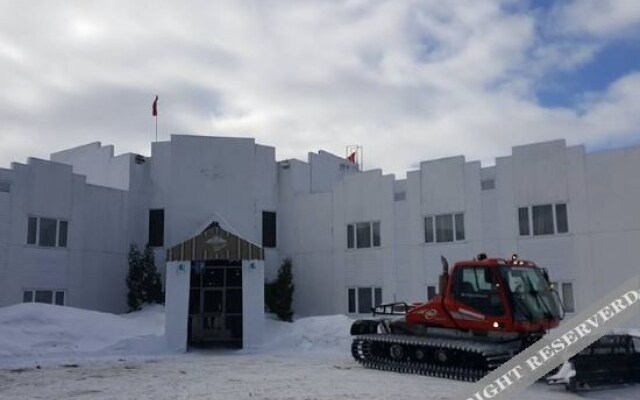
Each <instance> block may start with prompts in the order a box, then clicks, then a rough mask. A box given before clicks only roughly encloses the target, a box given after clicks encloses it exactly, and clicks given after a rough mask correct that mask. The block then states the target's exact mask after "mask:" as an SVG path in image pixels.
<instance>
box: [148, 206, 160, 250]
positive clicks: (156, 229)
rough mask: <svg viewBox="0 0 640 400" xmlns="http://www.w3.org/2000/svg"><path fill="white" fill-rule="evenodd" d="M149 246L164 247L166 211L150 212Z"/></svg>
mask: <svg viewBox="0 0 640 400" xmlns="http://www.w3.org/2000/svg"><path fill="white" fill-rule="evenodd" d="M149 246H151V247H162V246H164V209H159V210H149Z"/></svg>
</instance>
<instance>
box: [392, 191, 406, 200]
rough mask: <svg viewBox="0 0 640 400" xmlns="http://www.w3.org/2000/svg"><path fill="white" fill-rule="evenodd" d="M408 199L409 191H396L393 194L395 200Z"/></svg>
mask: <svg viewBox="0 0 640 400" xmlns="http://www.w3.org/2000/svg"><path fill="white" fill-rule="evenodd" d="M406 199H407V192H395V193H394V194H393V200H394V201H405V200H406Z"/></svg>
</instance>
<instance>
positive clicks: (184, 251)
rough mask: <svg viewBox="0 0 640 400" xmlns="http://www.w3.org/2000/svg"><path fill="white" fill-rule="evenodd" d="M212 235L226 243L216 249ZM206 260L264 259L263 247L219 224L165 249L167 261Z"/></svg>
mask: <svg viewBox="0 0 640 400" xmlns="http://www.w3.org/2000/svg"><path fill="white" fill-rule="evenodd" d="M214 237H218V238H221V239H223V240H224V241H225V242H226V244H225V246H224V247H223V248H221V249H216V247H215V244H214V243H212V241H213V239H214ZM206 260H264V249H263V248H262V247H260V246H256V245H255V244H253V243H249V242H248V241H246V240H244V239H242V238H240V237H238V236H236V235H234V234H233V233H230V232H227V231H226V230H224V229H222V228H220V227H219V226H212V227H209V228H207V229H205V230H204V231H203V232H202V233H201V234H199V235H197V236H195V237H193V238H191V239H189V240H186V241H184V242H182V243H180V244H177V245H175V246H173V247H171V248H169V249H167V261H206Z"/></svg>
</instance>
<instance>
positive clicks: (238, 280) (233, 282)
mask: <svg viewBox="0 0 640 400" xmlns="http://www.w3.org/2000/svg"><path fill="white" fill-rule="evenodd" d="M227 286H230V287H242V268H229V269H227Z"/></svg>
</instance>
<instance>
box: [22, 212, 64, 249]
mask: <svg viewBox="0 0 640 400" xmlns="http://www.w3.org/2000/svg"><path fill="white" fill-rule="evenodd" d="M68 230H69V222H68V221H64V220H58V219H54V218H41V217H28V218H27V244H32V245H36V246H42V247H67V238H68Z"/></svg>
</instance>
